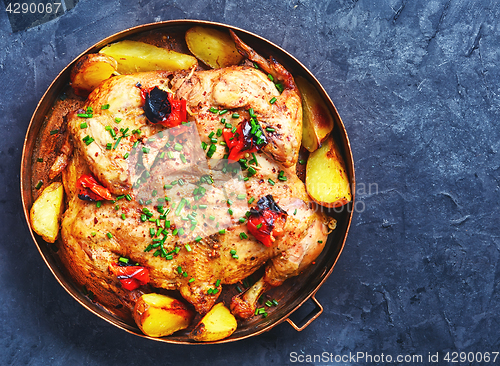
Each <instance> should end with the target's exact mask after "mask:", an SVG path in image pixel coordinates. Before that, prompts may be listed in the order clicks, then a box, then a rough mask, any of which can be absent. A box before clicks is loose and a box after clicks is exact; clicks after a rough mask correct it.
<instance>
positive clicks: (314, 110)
mask: <svg viewBox="0 0 500 366" xmlns="http://www.w3.org/2000/svg"><path fill="white" fill-rule="evenodd" d="M295 82H296V84H297V87H298V88H299V91H300V94H301V95H302V146H304V147H305V148H306V149H307V150H309V151H310V152H313V151H315V150H316V149H318V148H319V147H320V146H321V144H322V143H323V141H324V140H325V139H326V138H327V137H328V135H329V134H330V132H331V131H332V129H333V117H332V115H331V114H330V112H329V111H328V108H327V107H326V104H325V102H324V101H323V98H321V96H320V95H319V93H318V91H317V90H316V89H315V88H314V86H313V85H312V84H311V83H309V82H308V81H307V80H306V79H304V78H303V77H301V76H298V77H296V78H295Z"/></svg>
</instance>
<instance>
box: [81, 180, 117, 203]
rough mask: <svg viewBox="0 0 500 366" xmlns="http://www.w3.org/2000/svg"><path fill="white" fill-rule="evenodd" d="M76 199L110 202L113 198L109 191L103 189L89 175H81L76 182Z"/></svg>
mask: <svg viewBox="0 0 500 366" xmlns="http://www.w3.org/2000/svg"><path fill="white" fill-rule="evenodd" d="M76 188H77V189H78V198H80V199H81V200H84V201H103V200H109V201H110V200H112V199H113V196H112V195H111V192H110V191H109V189H107V188H105V187H103V186H102V185H101V184H100V183H99V182H98V181H97V179H95V178H94V177H93V176H92V175H90V174H83V175H82V176H80V178H78V180H77V181H76Z"/></svg>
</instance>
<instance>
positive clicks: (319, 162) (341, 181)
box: [306, 137, 352, 207]
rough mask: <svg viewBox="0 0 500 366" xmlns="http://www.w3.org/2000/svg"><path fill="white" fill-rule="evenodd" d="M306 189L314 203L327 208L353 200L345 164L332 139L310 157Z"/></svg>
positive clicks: (307, 167)
mask: <svg viewBox="0 0 500 366" xmlns="http://www.w3.org/2000/svg"><path fill="white" fill-rule="evenodd" d="M306 189H307V192H308V193H309V195H310V196H311V198H312V199H313V200H314V201H316V202H317V203H319V204H320V205H322V206H325V207H340V206H342V205H345V204H346V203H348V202H350V201H351V200H352V196H351V187H350V182H349V178H348V176H347V172H346V168H345V163H344V160H343V159H342V155H341V154H340V150H339V147H338V146H337V144H336V143H335V141H334V140H333V138H332V137H330V138H328V139H327V140H326V141H325V143H324V144H323V145H322V146H321V147H320V148H319V149H318V150H316V151H314V152H313V153H311V155H309V160H308V161H307V166H306Z"/></svg>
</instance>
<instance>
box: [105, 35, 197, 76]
mask: <svg viewBox="0 0 500 366" xmlns="http://www.w3.org/2000/svg"><path fill="white" fill-rule="evenodd" d="M99 53H101V54H104V55H108V56H111V57H113V58H114V59H116V61H117V62H118V72H119V73H120V74H132V73H134V72H142V71H156V70H164V71H177V70H184V69H189V68H191V67H192V66H194V65H196V64H197V63H198V61H197V60H196V58H194V57H193V56H191V55H186V54H184V53H179V52H175V51H172V50H168V49H166V48H160V47H156V46H153V45H151V44H148V43H144V42H138V41H127V40H126V41H121V42H116V43H112V44H110V45H108V46H106V47H104V48H103V49H101V50H100V51H99Z"/></svg>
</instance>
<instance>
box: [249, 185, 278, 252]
mask: <svg viewBox="0 0 500 366" xmlns="http://www.w3.org/2000/svg"><path fill="white" fill-rule="evenodd" d="M287 217H288V214H287V213H286V211H284V210H282V209H281V208H280V207H279V206H278V204H277V203H276V202H275V201H274V199H273V196H272V195H270V194H268V195H267V196H265V197H262V198H261V199H259V201H257V208H251V209H250V217H249V218H248V221H247V228H248V231H249V232H250V234H252V235H253V236H254V237H255V238H256V239H257V240H258V241H260V242H261V243H262V244H264V245H265V246H266V247H270V246H271V245H272V244H273V242H274V241H275V240H276V237H278V236H280V235H281V234H283V229H284V227H285V223H286V219H287Z"/></svg>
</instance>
